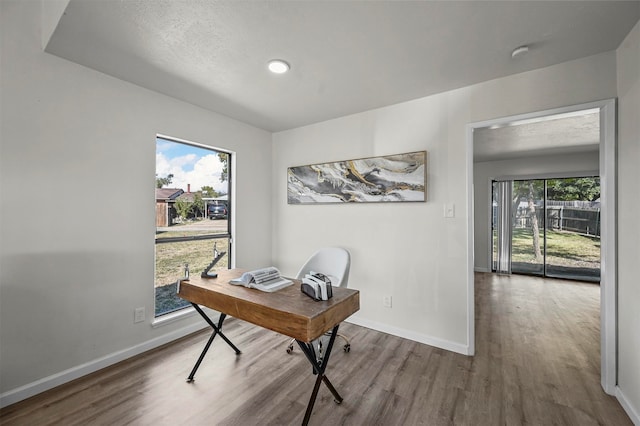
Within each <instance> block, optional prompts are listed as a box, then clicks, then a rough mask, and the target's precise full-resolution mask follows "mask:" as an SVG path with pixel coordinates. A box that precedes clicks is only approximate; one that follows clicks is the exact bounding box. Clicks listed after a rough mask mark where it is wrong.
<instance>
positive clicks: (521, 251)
mask: <svg viewBox="0 0 640 426" xmlns="http://www.w3.org/2000/svg"><path fill="white" fill-rule="evenodd" d="M543 238H544V235H543V234H542V232H540V246H541V248H542V246H543V244H544V240H543ZM511 250H512V252H511V253H512V254H511V256H512V261H513V262H529V263H540V262H536V259H535V254H534V249H533V236H532V234H531V230H530V229H527V228H525V229H514V230H513V240H512V249H511ZM547 263H548V264H551V265H559V266H569V267H588V268H599V267H600V239H599V238H593V237H587V236H584V235H579V234H575V233H572V232H562V231H550V230H548V231H547Z"/></svg>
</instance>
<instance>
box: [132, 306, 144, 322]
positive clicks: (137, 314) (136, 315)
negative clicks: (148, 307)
mask: <svg viewBox="0 0 640 426" xmlns="http://www.w3.org/2000/svg"><path fill="white" fill-rule="evenodd" d="M142 321H144V306H143V307H141V308H135V309H134V310H133V322H134V323H136V322H142Z"/></svg>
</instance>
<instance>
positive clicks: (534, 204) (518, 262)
mask: <svg viewBox="0 0 640 426" xmlns="http://www.w3.org/2000/svg"><path fill="white" fill-rule="evenodd" d="M512 214H513V219H514V220H513V227H512V240H511V244H512V246H511V256H512V258H511V271H512V272H514V273H522V274H533V275H543V274H544V180H541V179H537V180H515V181H513V211H512Z"/></svg>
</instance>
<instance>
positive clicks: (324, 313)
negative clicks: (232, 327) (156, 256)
mask: <svg viewBox="0 0 640 426" xmlns="http://www.w3.org/2000/svg"><path fill="white" fill-rule="evenodd" d="M217 272H218V278H201V277H196V276H193V277H191V278H190V280H189V281H181V282H180V287H179V290H178V296H180V297H181V298H183V299H185V300H188V301H189V302H193V303H195V304H198V305H202V306H206V307H208V308H211V309H214V310H216V311H219V312H222V313H224V314H227V315H231V316H232V317H235V318H239V319H242V320H244V321H247V322H250V323H252V324H256V325H259V326H261V327H264V328H267V329H269V330H273V331H275V332H278V333H280V334H284V335H285V336H289V337H292V338H294V339H297V340H301V341H303V342H310V341H312V340H314V339H317V338H318V337H320V336H322V335H323V334H324V333H326V332H327V331H329V330H331V329H332V328H333V327H334V326H335V325H336V324H339V323H340V322H342V321H343V320H345V319H346V318H348V317H349V316H351V315H352V314H353V313H355V312H357V311H358V310H359V309H360V292H359V291H358V290H354V289H350V288H341V287H334V288H333V297H332V298H331V299H329V300H326V301H315V300H313V299H311V298H310V297H308V296H306V295H305V294H303V293H302V292H301V291H300V281H299V280H292V281H293V285H290V286H288V287H285V288H283V289H280V290H278V291H276V292H273V293H266V292H263V291H260V290H256V289H250V288H246V287H244V286H241V285H232V284H229V280H231V279H233V278H237V277H239V276H240V275H242V273H243V272H246V271H245V270H243V269H228V270H227V269H225V270H222V271H217Z"/></svg>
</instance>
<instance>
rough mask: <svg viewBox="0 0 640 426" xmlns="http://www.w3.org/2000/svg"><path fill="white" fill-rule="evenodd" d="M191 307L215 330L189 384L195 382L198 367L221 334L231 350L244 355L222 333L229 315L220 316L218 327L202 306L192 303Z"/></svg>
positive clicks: (190, 375) (194, 368) (188, 380)
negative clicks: (223, 324)
mask: <svg viewBox="0 0 640 426" xmlns="http://www.w3.org/2000/svg"><path fill="white" fill-rule="evenodd" d="M191 305H192V306H193V307H194V308H195V310H196V311H197V312H198V313H199V314H200V316H201V317H202V318H203V319H204V320H205V321H206V322H207V324H209V325H210V326H211V328H213V333H211V337H209V340H208V341H207V344H206V345H205V346H204V349H203V350H202V353H201V354H200V357H198V361H196V365H194V366H193V369H192V370H191V374H189V377H187V382H189V383H191V382H193V380H194V378H193V377H194V376H195V374H196V371H198V367H200V364H201V363H202V360H203V359H204V356H205V355H206V354H207V351H208V350H209V347H210V346H211V343H213V339H214V337H216V335H218V334H219V335H220V337H222V339H223V340H224V341H225V342H227V344H228V345H229V346H231V348H232V349H233V350H234V351H235V352H236V355H240V354H241V353H242V352H240V349H238V348H236V346H235V345H234V344H233V343H232V342H231V340H229V339H228V338H227V336H225V335H224V333H222V331H221V330H222V323H223V322H224V319H225V318H226V317H227V314H220V318H219V319H218V325H216V324H214V323H213V321H211V319H210V318H209V317H208V316H207V314H205V313H204V312H203V311H202V309H200V306H198V305H196V304H195V303H191Z"/></svg>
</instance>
